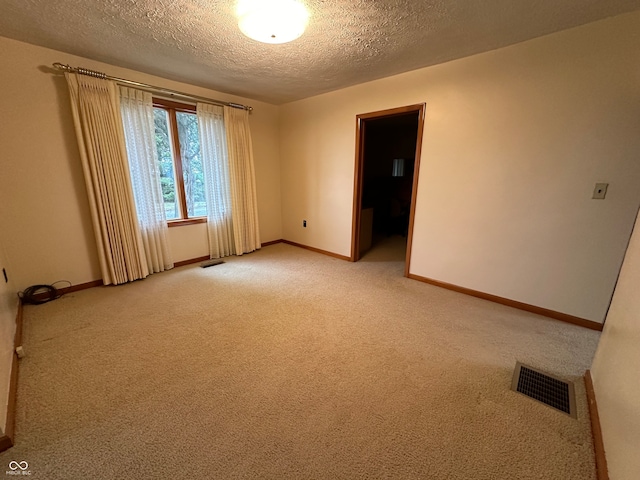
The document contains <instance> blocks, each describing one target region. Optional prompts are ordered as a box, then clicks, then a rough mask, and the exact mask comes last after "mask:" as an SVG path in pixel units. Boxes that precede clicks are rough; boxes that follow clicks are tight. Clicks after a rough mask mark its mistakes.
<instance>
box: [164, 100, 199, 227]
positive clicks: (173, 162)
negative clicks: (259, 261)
mask: <svg viewBox="0 0 640 480" xmlns="http://www.w3.org/2000/svg"><path fill="white" fill-rule="evenodd" d="M195 112H196V107H195V106H193V105H187V104H182V103H176V102H172V101H168V100H161V99H156V98H154V100H153V115H154V123H155V136H156V149H157V152H158V160H159V162H160V182H161V185H162V196H163V199H164V208H165V212H166V215H167V220H168V221H169V226H172V225H179V224H184V223H194V222H205V221H206V218H205V217H206V215H207V206H206V201H205V195H204V175H203V171H202V159H201V158H200V138H199V134H198V117H197V115H196V113H195Z"/></svg>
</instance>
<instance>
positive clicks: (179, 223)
mask: <svg viewBox="0 0 640 480" xmlns="http://www.w3.org/2000/svg"><path fill="white" fill-rule="evenodd" d="M196 223H207V217H196V218H183V219H178V220H169V221H168V222H167V226H168V227H169V228H171V227H184V226H185V225H195V224H196Z"/></svg>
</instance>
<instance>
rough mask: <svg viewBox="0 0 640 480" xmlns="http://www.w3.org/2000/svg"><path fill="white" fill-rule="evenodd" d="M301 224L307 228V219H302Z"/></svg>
mask: <svg viewBox="0 0 640 480" xmlns="http://www.w3.org/2000/svg"><path fill="white" fill-rule="evenodd" d="M302 226H303V227H304V228H307V221H306V220H302Z"/></svg>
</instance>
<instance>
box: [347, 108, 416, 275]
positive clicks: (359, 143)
mask: <svg viewBox="0 0 640 480" xmlns="http://www.w3.org/2000/svg"><path fill="white" fill-rule="evenodd" d="M425 109H426V103H418V104H415V105H407V106H405V107H398V108H391V109H389V110H380V111H377V112H370V113H363V114H360V115H356V162H355V173H354V187H353V216H352V225H351V256H350V258H349V259H350V260H351V261H352V262H357V261H358V260H359V259H360V223H361V218H360V212H361V211H362V184H363V175H364V136H365V122H366V121H367V120H374V119H379V118H388V117H396V116H398V115H404V114H407V113H417V114H418V137H417V140H416V154H415V163H414V168H413V185H412V187H411V188H412V192H411V209H410V211H409V231H408V233H407V256H406V259H405V268H404V276H405V277H407V276H409V267H410V265H409V263H410V261H411V247H412V243H413V222H414V216H415V211H416V198H417V196H418V195H417V194H418V175H419V172H420V156H421V153H422V133H423V130H424V114H425Z"/></svg>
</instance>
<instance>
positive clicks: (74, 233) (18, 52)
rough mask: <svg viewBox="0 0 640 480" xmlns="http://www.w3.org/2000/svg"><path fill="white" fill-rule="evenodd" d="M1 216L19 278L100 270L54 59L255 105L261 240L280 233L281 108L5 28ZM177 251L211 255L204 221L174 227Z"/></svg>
mask: <svg viewBox="0 0 640 480" xmlns="http://www.w3.org/2000/svg"><path fill="white" fill-rule="evenodd" d="M0 52H1V53H0V60H1V61H2V62H3V64H4V65H10V68H2V69H0V85H1V86H2V90H3V95H2V100H1V102H2V112H3V118H2V128H0V145H2V149H3V152H2V174H1V176H0V205H2V209H1V210H0V225H4V226H5V228H6V235H5V238H6V244H5V249H6V252H7V255H8V256H9V258H10V260H11V262H12V264H13V265H14V266H15V267H16V276H15V287H16V288H18V289H23V288H25V287H26V286H29V285H32V284H36V283H52V282H55V281H56V280H61V279H64V280H69V281H70V282H72V283H74V284H78V283H83V282H89V281H91V280H96V279H99V278H101V274H100V270H99V264H98V261H97V258H96V251H95V245H94V238H93V231H92V228H91V223H90V215H89V210H88V207H87V201H86V191H85V187H84V179H83V177H82V169H81V165H80V159H79V156H78V151H77V144H76V140H75V134H74V131H73V124H72V119H71V114H70V107H69V98H68V93H67V90H66V85H65V81H64V78H63V77H61V76H60V75H52V74H51V73H50V72H49V70H48V68H47V67H49V66H50V65H51V64H52V63H53V62H62V63H69V64H72V65H79V66H84V67H88V68H93V69H96V70H101V71H105V72H107V73H109V74H111V75H115V76H119V77H124V78H129V79H132V80H137V81H142V82H147V83H151V84H154V85H159V86H164V87H168V88H173V89H177V90H181V91H185V92H188V93H193V94H198V95H203V96H207V97H213V98H218V99H221V100H231V101H235V102H240V103H245V104H249V105H252V106H253V107H254V112H253V113H252V114H251V116H250V121H251V128H252V134H253V146H254V154H255V164H256V165H255V166H256V183H257V189H258V199H259V207H258V208H259V216H260V229H261V234H262V235H261V238H262V241H263V242H266V241H269V240H275V239H279V238H281V237H282V232H281V217H280V215H281V206H280V176H279V172H280V164H279V156H280V155H279V146H278V107H276V106H273V105H269V104H265V103H261V102H257V101H253V100H249V99H245V98H240V97H236V96H232V95H227V94H223V93H219V92H214V91H211V90H206V89H203V88H199V87H195V86H191V85H186V84H183V83H177V82H172V81H168V80H164V79H161V78H158V77H153V76H150V75H145V74H142V73H139V72H135V71H133V70H127V69H123V68H118V67H114V66H110V65H106V64H104V63H100V62H94V61H91V60H88V59H84V58H80V57H75V56H72V55H68V54H65V53H62V52H58V51H54V50H50V49H46V48H42V47H37V46H33V45H29V44H26V43H21V42H17V41H14V40H9V39H6V38H1V37H0ZM170 239H171V241H172V247H173V251H174V260H175V261H180V260H186V259H189V258H194V257H198V256H203V255H207V253H208V248H207V237H206V229H204V228H203V227H202V226H201V225H195V226H186V227H178V228H173V229H171V232H170Z"/></svg>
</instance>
